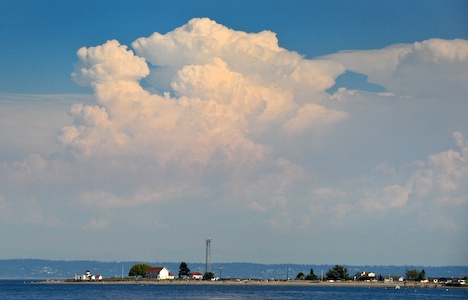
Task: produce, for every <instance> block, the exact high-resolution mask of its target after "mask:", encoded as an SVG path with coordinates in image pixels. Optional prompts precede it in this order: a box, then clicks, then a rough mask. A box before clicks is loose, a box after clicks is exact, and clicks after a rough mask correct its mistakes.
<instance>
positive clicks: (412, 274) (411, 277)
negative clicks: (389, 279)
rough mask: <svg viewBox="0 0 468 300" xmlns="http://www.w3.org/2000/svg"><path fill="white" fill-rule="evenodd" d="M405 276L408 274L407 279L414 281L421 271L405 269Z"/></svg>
mask: <svg viewBox="0 0 468 300" xmlns="http://www.w3.org/2000/svg"><path fill="white" fill-rule="evenodd" d="M405 276H406V280H412V281H415V280H417V279H418V278H419V272H418V270H414V269H412V270H406V271H405Z"/></svg>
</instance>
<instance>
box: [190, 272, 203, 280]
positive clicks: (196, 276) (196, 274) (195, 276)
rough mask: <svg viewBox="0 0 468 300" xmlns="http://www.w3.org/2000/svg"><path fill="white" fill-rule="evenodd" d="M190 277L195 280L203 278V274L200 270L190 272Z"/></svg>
mask: <svg viewBox="0 0 468 300" xmlns="http://www.w3.org/2000/svg"><path fill="white" fill-rule="evenodd" d="M190 277H192V279H197V280H200V279H203V275H202V273H200V272H190Z"/></svg>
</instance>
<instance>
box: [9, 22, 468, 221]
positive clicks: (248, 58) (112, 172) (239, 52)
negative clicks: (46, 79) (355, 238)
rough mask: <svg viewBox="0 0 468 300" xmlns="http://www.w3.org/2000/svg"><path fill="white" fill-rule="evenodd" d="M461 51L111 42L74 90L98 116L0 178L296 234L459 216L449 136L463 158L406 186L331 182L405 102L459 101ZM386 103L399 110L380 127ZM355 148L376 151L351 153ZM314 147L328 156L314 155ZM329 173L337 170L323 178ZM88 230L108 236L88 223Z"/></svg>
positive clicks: (92, 55) (419, 46) (206, 25)
mask: <svg viewBox="0 0 468 300" xmlns="http://www.w3.org/2000/svg"><path fill="white" fill-rule="evenodd" d="M466 44H467V41H464V40H453V41H445V40H439V39H434V40H428V41H423V42H418V43H414V44H411V45H407V44H404V45H394V46H390V47H387V48H384V49H378V50H366V51H347V52H342V53H337V54H333V55H329V56H327V57H322V58H319V59H305V58H304V57H303V56H301V55H300V54H298V53H296V52H294V51H289V50H287V49H284V48H281V47H279V45H278V40H277V38H276V35H275V34H274V33H272V32H269V31H263V32H260V33H246V32H241V31H236V30H233V29H229V28H227V27H225V26H223V25H221V24H218V23H216V22H214V21H212V20H209V19H193V20H191V21H189V22H188V23H187V24H186V25H183V26H181V27H180V28H177V29H175V30H173V31H171V32H168V33H166V34H160V33H154V34H153V35H151V36H150V37H142V38H138V39H137V40H136V41H135V42H133V43H132V44H131V49H130V48H129V47H128V46H126V45H121V44H120V43H119V42H118V41H116V40H111V41H108V42H106V43H104V44H102V45H97V46H94V47H83V48H81V49H79V50H78V52H77V57H78V61H77V62H76V63H75V66H74V67H75V71H74V72H73V73H72V78H73V79H74V80H75V82H76V83H78V84H80V85H84V86H90V87H91V88H92V89H93V91H94V99H95V103H93V104H83V103H77V104H74V105H73V106H72V107H71V110H70V115H71V117H72V118H73V123H72V124H68V125H67V126H64V127H63V128H62V130H61V132H60V134H59V137H58V140H59V143H60V144H61V146H62V147H63V149H62V153H60V154H59V155H56V156H53V157H52V158H50V159H48V158H42V157H40V156H35V155H32V156H29V157H28V158H27V159H25V160H24V161H23V162H21V163H18V162H17V163H6V164H4V165H3V166H2V169H1V170H2V174H3V175H2V176H4V178H7V179H8V180H10V181H9V182H10V183H14V184H15V186H18V187H19V186H21V184H23V186H26V185H28V184H31V182H36V183H37V182H39V183H40V182H45V181H46V179H47V178H51V180H56V181H57V182H60V183H61V184H63V185H66V186H68V187H70V191H69V193H70V194H72V195H73V196H72V198H73V199H74V200H76V201H77V202H79V203H80V204H81V205H82V206H84V207H88V208H91V209H102V210H104V209H105V208H108V207H112V208H116V207H117V208H129V207H133V206H145V207H148V206H151V204H154V205H157V204H160V203H170V202H171V201H173V200H180V201H186V200H185V199H197V200H198V201H205V202H216V201H220V202H222V203H223V204H227V205H238V204H239V203H240V204H239V206H241V207H242V208H246V209H250V210H251V211H253V212H255V213H258V214H264V215H265V217H264V218H268V220H267V221H266V222H265V223H269V224H276V225H277V224H281V220H280V218H283V219H284V224H290V226H294V224H296V223H295V222H296V221H295V218H296V217H298V216H301V218H302V220H303V221H302V225H300V227H301V228H307V226H310V224H316V225H317V226H320V224H329V222H335V223H339V224H346V221H347V220H348V219H346V218H348V217H349V216H350V215H353V214H354V215H360V214H361V212H362V211H364V212H368V211H371V212H375V211H378V212H389V211H395V210H398V209H401V208H403V207H411V206H415V203H416V202H417V201H421V199H422V198H423V197H425V196H427V195H430V196H431V197H430V199H433V201H435V202H437V201H438V202H437V203H439V202H440V203H442V202H444V201H446V199H448V198H450V197H454V198H455V199H458V202H457V203H461V205H464V203H465V202H466V200H465V199H466V197H465V198H463V196H462V194H463V192H464V190H463V188H462V186H463V184H465V183H466V178H467V175H466V157H467V154H466V145H465V142H464V139H463V134H462V133H461V132H457V133H455V134H454V138H455V139H456V143H457V145H459V146H460V145H461V146H460V147H462V150H461V151H455V150H452V151H447V152H440V151H439V153H437V151H435V152H436V153H435V154H434V153H433V154H432V156H424V157H423V160H424V166H423V167H418V168H416V169H415V170H413V171H412V172H409V175H408V174H407V178H406V180H403V182H401V181H400V182H392V180H388V182H385V183H380V184H379V185H376V186H375V187H367V186H366V183H365V180H362V181H359V180H358V179H355V178H354V176H355V174H356V171H354V170H353V172H349V173H348V174H346V176H350V177H352V178H349V177H348V178H345V179H336V178H335V177H340V175H341V173H346V171H347V170H346V163H348V162H353V161H354V160H355V159H356V158H355V157H353V155H351V154H349V153H350V150H349V148H351V147H354V148H355V149H357V150H355V153H356V152H361V153H363V154H361V153H359V154H360V155H361V156H366V154H367V152H366V151H368V149H369V148H370V147H375V148H376V149H381V148H379V147H380V146H381V145H378V141H377V139H376V138H375V137H380V136H381V135H382V133H381V132H382V131H383V130H381V131H379V130H372V129H373V128H370V129H369V128H368V127H370V125H369V124H370V122H369V120H370V119H371V118H374V119H372V122H374V123H372V125H375V124H377V125H379V126H380V127H379V128H383V129H385V130H386V131H385V132H390V133H392V134H393V131H391V130H389V128H390V129H393V128H394V127H395V126H394V123H396V121H395V120H396V119H397V118H398V116H399V114H397V113H399V112H400V111H403V110H404V109H408V107H410V108H411V105H407V103H409V102H406V99H407V98H412V99H416V100H415V101H414V102H412V103H416V104H419V103H424V101H427V99H429V98H425V97H422V96H421V95H424V94H425V93H422V92H421V91H424V90H425V91H433V90H435V89H437V90H438V92H437V93H440V92H441V91H446V92H447V91H448V90H450V89H452V90H453V87H452V88H451V87H450V84H448V82H452V83H454V84H455V85H456V89H455V90H456V91H455V92H454V94H455V95H459V94H462V93H464V91H466V86H468V85H464V84H461V83H466V82H467V77H466V76H467V75H466V71H464V70H466V69H467V68H468V67H467V63H468V62H467V61H468V60H467V56H466V52H467V50H466ZM132 49H133V50H132ZM436 70H439V71H440V72H439V73H438V74H436V73H437V72H436ZM346 71H353V72H358V73H361V74H365V75H367V76H368V78H369V81H370V82H374V83H377V84H380V85H382V86H383V87H385V88H386V89H387V91H388V92H389V93H388V94H385V95H383V94H374V93H366V94H365V95H364V93H363V92H359V91H349V90H346V89H345V88H344V89H342V90H339V91H338V92H337V93H336V94H335V95H329V94H328V93H327V90H328V89H329V88H330V87H332V86H333V85H334V84H335V80H336V78H337V77H338V76H340V75H341V74H343V73H345V72H346ZM405 78H406V79H405ZM408 78H410V79H411V80H412V81H411V82H412V83H414V84H412V85H408V84H407V82H408ZM142 81H144V83H143V82H142ZM454 94H453V93H452V94H451V95H454ZM465 95H466V93H465ZM405 97H406V98H405ZM431 97H433V95H432V96H431ZM395 99H398V105H400V106H398V108H393V109H394V110H390V112H391V113H388V114H386V112H387V110H386V109H387V108H388V107H390V106H392V105H393V106H392V107H396V105H395V103H394V102H397V101H394V100H395ZM438 99H439V100H438V101H442V100H440V99H442V98H438ZM453 99H454V97H451V98H450V101H454V100H453ZM392 101H394V102H392ZM465 107H466V106H465ZM400 108H402V109H400ZM375 115H377V116H379V117H375ZM380 116H382V118H380ZM356 120H357V121H358V122H356ZM397 120H398V119H397ZM359 122H360V123H359ZM408 122H410V121H408ZM358 123H359V124H358ZM405 124H406V123H405ZM357 125H359V126H360V127H358V126H357ZM340 126H341V127H340ZM345 127H347V128H350V129H349V130H348V131H346V130H344V128H345ZM340 130H341V132H340ZM402 130H404V131H405V132H406V130H405V129H402ZM458 130H461V129H458ZM357 131H360V132H357ZM343 132H345V133H343ZM346 132H349V133H350V134H346ZM395 132H397V133H401V132H402V131H395ZM452 132H453V131H452ZM358 134H361V135H364V136H366V137H367V136H368V137H369V139H371V140H372V145H369V144H368V143H362V144H359V143H357V142H356V140H357V138H356V136H357V135H358ZM373 138H375V139H373ZM389 138H393V139H395V140H397V138H395V136H393V135H392V136H389ZM323 140H326V141H327V143H328V144H326V146H327V147H328V148H327V147H325V146H324V148H320V149H319V150H317V151H316V148H314V146H316V145H318V144H320V143H321V142H322V141H323ZM364 141H367V140H365V139H364ZM376 141H377V142H376ZM317 148H319V147H317ZM329 153H331V154H329ZM327 155H329V156H327ZM355 156H358V155H355ZM324 157H326V159H324ZM330 157H331V158H330ZM427 157H428V158H427ZM327 159H328V160H327ZM340 159H341V160H340ZM335 160H336V161H338V163H337V164H338V165H339V166H338V167H336V166H335V169H333V168H332V167H331V166H332V165H333V164H334V163H335ZM369 160H371V159H370V158H369ZM376 165H378V166H380V169H382V168H384V169H385V170H387V172H386V174H385V175H386V176H395V177H396V176H397V175H399V176H400V177H404V175H402V174H401V173H403V172H401V173H399V172H400V170H399V168H398V166H394V165H391V164H390V163H388V162H386V160H384V162H382V160H381V161H378V162H377V163H376ZM329 169H330V170H332V171H329ZM359 170H361V169H359ZM388 170H391V172H390V171H388ZM342 171H343V172H342ZM58 173H60V174H64V176H61V175H57V174H58ZM327 173H328V175H327ZM330 173H333V175H332V176H330ZM349 174H351V175H349ZM330 177H333V178H332V179H330ZM363 177H364V176H363ZM59 179H60V180H59ZM386 179H387V178H386ZM41 180H42V181H41ZM5 182H7V181H5ZM363 182H364V183H363ZM4 185H6V184H4ZM335 185H336V186H338V187H335ZM0 186H1V185H0ZM465 186H466V184H465ZM37 191H38V190H37V189H36V190H34V192H37ZM314 191H315V192H314ZM44 198H45V197H44ZM181 199H183V200H181ZM200 199H202V200H200ZM415 199H416V200H417V201H416V200H415ZM418 199H419V200H418ZM434 199H437V200H434ZM0 200H1V202H0V205H1V206H2V207H6V206H8V205H9V200H6V198H5V197H3V198H2V197H1V195H0ZM293 201H294V205H290V204H291V203H292V202H293ZM233 203H234V204H233ZM418 203H419V202H418ZM309 215H314V216H317V218H316V219H317V220H319V221H322V222H318V221H317V222H314V221H313V219H314V218H313V217H310V216H309ZM275 218H277V219H275ZM321 218H328V220H324V219H321ZM356 218H358V217H356ZM297 219H299V217H298V218H297ZM330 220H331V221H330ZM88 224H89V226H91V227H96V228H108V227H111V226H108V225H109V223H108V222H107V221H106V220H104V219H102V218H101V217H98V216H96V217H95V218H94V219H91V221H90V223H88ZM308 224H309V225H308ZM163 225H164V224H163ZM276 225H275V226H276ZM298 227H299V225H298Z"/></svg>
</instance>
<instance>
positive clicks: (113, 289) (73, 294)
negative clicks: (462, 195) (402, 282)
mask: <svg viewBox="0 0 468 300" xmlns="http://www.w3.org/2000/svg"><path fill="white" fill-rule="evenodd" d="M0 299H2V300H7V299H113V300H115V299H366V300H369V299H379V300H382V299H465V300H466V299H468V288H463V289H460V288H458V289H455V288H449V289H448V291H447V290H446V289H444V288H438V289H434V288H421V289H417V290H414V289H400V290H395V289H390V288H388V289H385V288H370V289H369V288H365V287H320V286H318V287H317V286H227V285H219V286H218V285H206V286H204V285H196V286H192V285H117V284H102V285H101V284H99V285H94V284H30V283H25V282H24V281H13V280H3V281H0Z"/></svg>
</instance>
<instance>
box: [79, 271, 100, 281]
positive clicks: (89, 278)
mask: <svg viewBox="0 0 468 300" xmlns="http://www.w3.org/2000/svg"><path fill="white" fill-rule="evenodd" d="M75 280H76V281H96V280H98V281H100V280H102V276H101V275H93V274H91V272H90V271H89V270H86V272H85V273H84V274H82V275H75Z"/></svg>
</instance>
